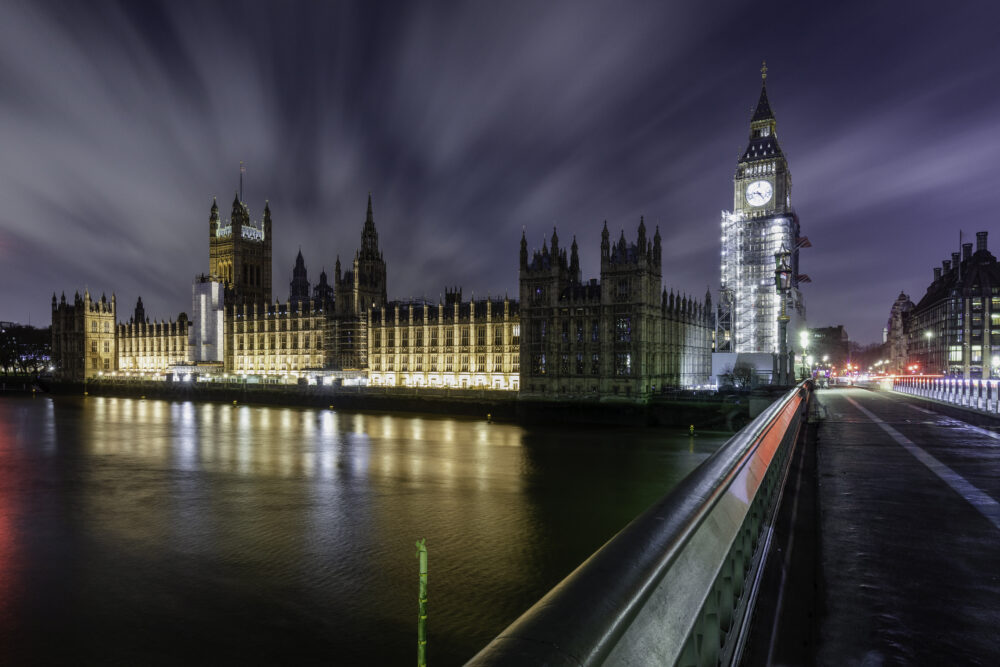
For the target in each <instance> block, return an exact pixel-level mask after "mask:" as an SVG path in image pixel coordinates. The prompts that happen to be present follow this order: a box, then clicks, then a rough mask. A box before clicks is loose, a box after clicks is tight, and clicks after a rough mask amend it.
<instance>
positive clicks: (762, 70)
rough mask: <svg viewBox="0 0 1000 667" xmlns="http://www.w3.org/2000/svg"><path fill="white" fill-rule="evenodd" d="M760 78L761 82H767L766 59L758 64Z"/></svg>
mask: <svg viewBox="0 0 1000 667" xmlns="http://www.w3.org/2000/svg"><path fill="white" fill-rule="evenodd" d="M760 80H761V82H763V83H767V61H766V60H765V61H763V63H762V64H761V66H760Z"/></svg>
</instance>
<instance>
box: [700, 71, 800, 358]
mask: <svg viewBox="0 0 1000 667" xmlns="http://www.w3.org/2000/svg"><path fill="white" fill-rule="evenodd" d="M777 128H778V123H777V120H776V119H775V117H774V112H773V111H772V110H771V103H770V101H769V100H768V98H767V65H766V64H765V65H764V66H763V67H761V87H760V98H759V99H758V100H757V106H756V108H755V109H754V112H753V116H752V117H751V118H750V139H749V142H748V144H747V147H746V149H745V150H744V151H743V153H742V156H741V157H740V158H739V160H738V161H737V163H736V173H735V175H734V176H733V210H732V211H724V212H723V214H722V294H721V295H720V297H721V298H720V307H719V318H718V327H719V329H718V331H717V332H716V350H718V351H720V352H739V353H751V352H760V353H768V354H773V353H775V352H777V351H778V347H779V346H778V325H777V321H778V316H779V314H780V306H781V302H780V300H779V297H778V294H777V292H776V290H775V286H774V270H775V257H774V256H775V254H776V253H778V252H781V251H787V252H788V253H789V263H790V264H791V268H792V282H791V286H790V290H789V292H788V302H787V303H786V312H787V313H788V314H789V316H790V317H791V320H792V322H791V324H790V326H789V331H790V332H792V334H791V335H794V336H795V340H796V342H797V339H798V332H799V331H800V330H801V328H802V327H803V326H804V323H805V307H804V304H803V301H802V296H801V293H800V292H799V289H798V287H799V285H798V283H799V279H800V278H804V276H800V275H799V253H798V251H799V248H800V247H804V246H805V244H806V243H807V241H806V240H805V239H802V238H800V236H799V220H798V216H797V215H796V214H795V211H794V209H792V174H791V172H790V171H789V169H788V161H787V160H786V159H785V155H784V153H783V152H782V151H781V147H780V146H779V145H778V131H777Z"/></svg>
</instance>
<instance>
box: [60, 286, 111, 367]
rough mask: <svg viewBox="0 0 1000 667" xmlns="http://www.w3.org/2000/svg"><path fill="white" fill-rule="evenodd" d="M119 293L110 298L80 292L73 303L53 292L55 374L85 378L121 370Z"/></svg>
mask: <svg viewBox="0 0 1000 667" xmlns="http://www.w3.org/2000/svg"><path fill="white" fill-rule="evenodd" d="M116 338H117V328H116V326H115V295H114V294H112V295H111V300H110V301H109V300H108V299H107V298H106V297H105V296H104V295H101V299H100V301H97V300H93V299H91V298H90V292H89V291H88V290H84V293H83V296H82V297H81V296H80V293H79V292H77V293H76V295H75V296H74V297H73V303H68V302H67V301H66V295H65V294H63V295H62V298H61V299H59V301H56V295H55V294H53V295H52V362H53V365H54V366H55V369H54V373H55V376H56V377H58V378H61V379H64V380H77V381H78V380H85V379H89V378H94V377H97V376H99V375H101V374H103V373H107V372H113V371H116V370H117V369H118V348H117V340H116Z"/></svg>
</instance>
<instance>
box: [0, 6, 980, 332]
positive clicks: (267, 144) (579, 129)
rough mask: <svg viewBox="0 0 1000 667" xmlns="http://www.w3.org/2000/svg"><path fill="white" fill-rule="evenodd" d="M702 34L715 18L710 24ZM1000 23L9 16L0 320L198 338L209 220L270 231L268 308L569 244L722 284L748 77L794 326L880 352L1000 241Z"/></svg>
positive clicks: (591, 13) (325, 13) (931, 13)
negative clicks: (945, 266)
mask: <svg viewBox="0 0 1000 667" xmlns="http://www.w3.org/2000/svg"><path fill="white" fill-rule="evenodd" d="M709 7H711V10H709ZM998 26H1000V10H998V9H997V7H996V6H995V4H994V3H989V2H981V3H952V4H951V5H947V7H946V8H945V6H944V5H942V4H941V3H940V2H935V3H923V2H908V3H902V2H899V3H890V2H859V3H851V2H846V3H822V5H817V4H816V3H802V2H789V3H768V2H742V3H738V2H731V3H724V2H717V3H710V4H705V3H700V4H699V3H674V2H649V3H624V2H607V3H596V2H593V3H580V2H572V3H565V4H563V3H558V2H525V3H521V2H500V3H484V2H475V3H455V4H453V5H446V4H445V3H433V4H432V3H401V4H400V6H398V7H397V6H392V5H391V4H390V3H383V2H377V3H376V2H362V3H347V2H323V3H318V2H301V3H298V2H288V3H285V2H254V3H232V4H230V3H201V2H197V3H196V2H190V3H189V2H167V3H163V4H162V5H159V4H154V3H152V2H141V3H140V2H129V3H121V4H116V3H68V2H63V3H46V2H17V1H13V2H11V1H9V0H8V1H6V2H4V3H3V5H2V7H0V319H2V320H14V321H19V322H25V321H27V320H28V318H29V315H30V319H31V322H32V323H33V324H38V325H43V326H44V325H47V324H48V323H49V307H50V299H51V296H52V292H53V291H55V292H63V291H65V292H66V293H67V295H68V296H70V297H71V296H72V294H73V292H74V291H76V290H80V291H81V292H82V291H83V288H84V287H85V286H87V287H89V288H90V289H91V291H92V292H97V293H98V294H99V293H101V292H102V291H106V292H108V293H109V296H110V292H112V291H114V292H116V293H117V295H118V297H119V299H120V305H119V309H120V311H119V312H120V319H127V316H128V313H129V312H130V311H131V308H132V306H133V305H134V303H135V300H136V297H138V296H140V295H141V296H142V298H143V301H144V303H145V304H146V312H147V313H148V314H150V315H151V316H152V317H154V318H156V319H159V318H166V317H176V315H177V313H179V312H180V311H187V310H189V308H190V298H191V297H190V285H191V280H192V278H193V277H194V276H195V275H196V274H197V273H201V272H204V271H206V270H207V268H208V243H207V235H208V214H209V207H210V206H211V203H212V197H213V196H218V198H219V206H220V208H221V209H222V211H223V213H224V214H226V215H228V211H229V208H230V205H231V202H232V198H233V192H234V190H235V189H236V187H237V184H238V179H239V170H238V165H239V162H240V160H244V161H246V163H247V174H246V178H247V180H246V187H245V192H246V197H245V198H246V200H247V202H248V203H249V205H250V207H251V215H252V217H254V218H255V219H257V218H259V217H260V213H261V209H262V207H263V203H264V199H265V198H267V199H269V200H270V205H271V210H272V212H273V216H274V230H275V241H274V244H275V245H274V253H275V257H274V262H275V265H274V275H275V281H274V293H275V296H276V297H278V298H280V299H282V300H283V299H285V298H286V297H287V294H288V280H289V279H290V274H291V269H292V265H293V261H294V257H295V253H296V251H297V250H298V249H299V247H301V248H302V253H303V255H304V256H305V259H306V264H307V266H308V268H309V277H310V280H311V281H313V282H315V280H316V278H317V277H318V275H319V271H320V269H322V268H323V267H324V266H325V267H326V269H327V270H328V271H329V272H332V268H333V264H334V261H335V258H336V256H337V255H338V254H339V255H340V257H341V259H342V260H343V261H345V262H347V261H349V260H350V259H351V258H352V257H353V254H354V251H355V249H356V248H357V247H358V244H359V240H360V234H361V225H362V222H363V220H364V212H365V202H366V198H367V194H368V191H372V192H373V195H374V201H375V222H376V225H377V227H378V231H379V235H380V240H381V243H382V248H383V252H384V255H385V259H386V262H387V264H388V279H389V297H390V298H397V299H399V298H408V297H411V296H413V297H416V296H426V297H428V298H433V299H437V297H438V295H439V294H440V293H441V292H443V290H444V287H445V285H449V286H450V285H460V286H462V287H463V289H464V294H465V296H466V298H468V296H470V294H471V293H473V292H474V293H475V294H476V295H477V296H485V295H486V294H487V293H491V294H503V293H504V292H509V293H510V294H511V295H512V296H513V295H515V294H517V262H518V246H519V241H520V238H521V229H522V227H524V228H526V229H527V234H528V239H529V245H530V246H540V245H541V240H542V237H543V235H545V236H548V235H551V233H552V227H553V225H556V226H558V229H559V236H560V238H561V239H562V240H563V242H564V243H565V244H567V245H568V243H569V242H570V239H571V238H572V236H573V235H574V234H575V235H576V237H577V239H578V241H579V243H580V254H581V262H582V265H583V273H584V277H585V278H589V277H596V276H597V274H598V260H599V250H598V245H599V242H600V230H601V226H602V223H603V221H604V220H605V219H606V220H607V221H608V227H609V229H611V230H612V235H613V236H617V235H618V233H619V230H620V229H622V228H624V229H625V232H626V235H627V236H628V237H629V238H633V237H634V235H635V232H636V227H637V225H638V222H639V216H640V215H645V216H646V221H647V225H649V226H653V225H659V226H660V230H661V232H662V234H663V236H664V257H663V274H664V286H665V287H666V288H667V289H671V288H673V289H675V290H680V291H684V292H688V293H692V294H695V295H697V296H698V297H699V298H700V297H702V296H703V295H704V293H705V289H706V287H707V286H711V287H712V290H713V298H714V297H715V293H716V290H717V287H718V283H719V236H720V232H719V214H720V211H721V210H722V209H730V208H732V203H733V202H732V177H733V172H734V170H735V167H736V160H737V158H738V156H739V153H740V151H741V150H742V149H743V148H744V147H745V144H746V140H747V135H748V132H749V119H750V115H751V109H752V106H753V105H754V104H755V103H756V101H757V96H758V94H759V91H760V73H759V69H760V64H761V60H762V59H766V60H767V64H768V69H769V71H768V95H769V97H770V100H771V104H772V107H773V109H774V111H775V114H776V116H777V119H778V138H779V141H780V143H781V147H782V149H783V150H784V152H785V155H786V156H787V157H788V161H789V165H790V168H791V171H792V176H793V179H794V181H793V182H794V189H793V191H792V203H793V205H794V206H795V207H796V209H797V210H798V212H799V215H800V219H801V224H802V233H803V234H805V235H806V236H808V237H809V238H810V240H811V241H812V244H813V247H812V248H811V249H807V250H804V251H803V252H802V257H801V262H802V263H801V268H802V272H804V273H807V274H809V275H810V276H811V277H812V280H813V282H812V284H810V285H806V286H805V287H804V291H805V295H806V304H807V312H808V316H809V323H810V325H811V326H826V325H831V324H844V325H845V326H846V327H847V331H848V333H849V334H850V336H851V338H852V339H853V340H858V341H860V342H862V343H866V342H874V341H876V340H878V339H879V336H880V332H881V328H882V327H883V326H884V324H885V321H886V319H887V317H888V313H889V307H890V306H891V304H892V302H893V300H894V299H895V297H896V295H897V294H898V293H899V291H900V290H905V291H906V292H907V293H909V294H910V296H911V297H912V298H913V299H914V300H917V299H919V298H920V296H922V295H923V292H924V289H925V288H926V286H927V285H928V283H929V282H930V280H931V278H932V271H931V270H932V267H934V266H939V265H940V261H941V260H942V259H945V258H946V257H948V256H949V254H950V253H951V252H952V251H956V250H958V243H959V231H960V230H961V231H964V233H965V235H966V239H967V240H972V239H973V237H974V233H975V232H977V231H981V230H988V231H990V232H991V238H990V245H991V247H992V248H994V249H996V250H994V254H997V252H996V251H997V250H1000V232H998V230H997V225H996V222H997V220H998V216H997V194H998V191H1000V188H998V185H997V183H998V178H997V168H998V165H1000V85H998V82H1000V28H998Z"/></svg>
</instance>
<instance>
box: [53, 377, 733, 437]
mask: <svg viewBox="0 0 1000 667" xmlns="http://www.w3.org/2000/svg"><path fill="white" fill-rule="evenodd" d="M45 388H46V389H48V390H50V391H51V392H52V393H54V394H77V395H79V394H82V393H84V392H85V391H86V392H87V393H88V394H89V395H93V396H118V397H128V398H157V399H165V400H174V401H178V400H179V401H208V402H218V403H232V402H234V401H235V402H237V403H249V404H261V405H296V406H306V407H320V408H325V407H331V406H332V407H333V408H334V409H338V410H347V411H355V412H390V413H413V414H439V415H450V416H457V417H475V418H480V419H485V418H487V416H488V418H489V419H491V420H493V421H498V422H512V423H521V424H551V425H560V424H598V425H609V426H620V425H629V426H652V427H671V428H684V429H688V428H690V426H692V425H694V426H695V429H696V430H728V431H737V430H739V429H740V428H742V427H743V426H744V425H745V424H746V423H747V422H748V421H749V420H750V415H751V406H750V400H749V398H748V397H746V396H742V397H736V398H734V397H729V398H724V397H722V396H716V395H684V394H678V395H664V396H655V397H653V398H651V399H650V400H649V401H647V402H638V401H629V400H625V399H621V398H616V399H557V400H536V399H524V398H521V397H520V396H519V395H518V394H517V393H515V392H505V391H494V390H488V389H427V388H423V389H415V388H408V387H327V386H321V385H312V386H309V385H267V384H238V383H228V384H227V383H216V382H193V383H191V382H185V383H165V382H142V381H128V382H122V381H117V380H116V381H112V380H96V381H88V382H87V383H86V386H85V385H84V384H83V383H49V384H48V385H46V386H45Z"/></svg>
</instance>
